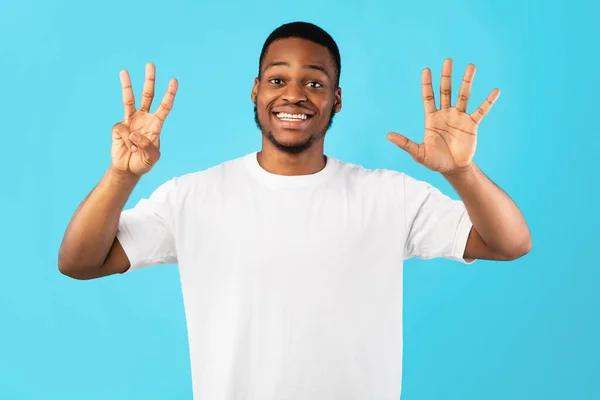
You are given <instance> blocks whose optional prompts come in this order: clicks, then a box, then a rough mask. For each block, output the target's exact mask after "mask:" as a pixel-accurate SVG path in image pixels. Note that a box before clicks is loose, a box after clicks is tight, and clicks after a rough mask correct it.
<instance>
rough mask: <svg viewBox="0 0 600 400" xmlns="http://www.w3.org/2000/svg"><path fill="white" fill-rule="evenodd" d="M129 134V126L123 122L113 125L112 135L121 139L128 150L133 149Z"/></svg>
mask: <svg viewBox="0 0 600 400" xmlns="http://www.w3.org/2000/svg"><path fill="white" fill-rule="evenodd" d="M129 135H130V132H129V128H128V127H127V126H126V125H125V124H123V123H118V124H115V125H114V126H113V136H116V137H118V138H121V139H123V142H125V146H127V148H128V149H129V150H131V151H135V149H134V148H135V146H134V145H133V143H132V142H131V139H129Z"/></svg>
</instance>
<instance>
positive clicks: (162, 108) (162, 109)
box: [154, 79, 179, 122]
mask: <svg viewBox="0 0 600 400" xmlns="http://www.w3.org/2000/svg"><path fill="white" fill-rule="evenodd" d="M178 86H179V84H178V82H177V79H171V80H170V81H169V86H168V87H167V92H166V93H165V95H164V97H163V99H162V101H161V102H160V105H159V106H158V109H157V110H156V112H155V113H154V115H156V117H157V118H158V119H160V120H161V121H163V122H164V121H165V119H167V116H168V115H169V112H170V111H171V109H172V108H173V103H174V102H175V94H176V93H177V87H178Z"/></svg>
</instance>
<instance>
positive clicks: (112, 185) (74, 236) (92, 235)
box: [58, 168, 139, 279]
mask: <svg viewBox="0 0 600 400" xmlns="http://www.w3.org/2000/svg"><path fill="white" fill-rule="evenodd" d="M138 181H139V178H138V177H136V176H133V175H129V174H121V173H118V172H117V171H115V170H114V169H112V168H109V169H108V171H107V172H106V174H105V175H104V177H103V178H102V180H101V181H100V182H99V183H98V185H97V186H96V187H95V188H94V189H93V190H92V192H91V193H90V194H89V195H88V196H87V197H86V198H85V199H84V200H83V202H82V203H81V205H80V206H79V207H78V208H77V210H76V211H75V214H74V215H73V218H72V219H71V222H70V223H69V226H68V227H67V230H66V232H65V235H64V238H63V241H62V244H61V246H60V250H59V254H58V268H59V270H60V272H61V273H63V274H64V275H67V276H69V277H71V278H75V279H94V278H100V277H103V276H107V275H112V274H116V273H124V272H125V271H127V269H128V268H129V259H128V258H127V256H126V255H125V252H124V251H123V248H122V247H121V245H120V243H119V241H118V240H117V239H116V235H117V227H118V224H119V217H120V215H121V211H122V210H123V207H124V206H125V203H126V202H127V199H128V198H129V196H130V194H131V192H132V191H133V189H134V187H135V185H136V184H137V182H138Z"/></svg>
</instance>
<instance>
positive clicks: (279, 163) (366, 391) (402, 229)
mask: <svg viewBox="0 0 600 400" xmlns="http://www.w3.org/2000/svg"><path fill="white" fill-rule="evenodd" d="M340 67H341V63H340V56H339V52H338V48H337V46H336V44H335V42H334V40H333V39H332V38H331V37H330V36H329V35H328V34H327V33H326V32H324V31H323V30H321V29H320V28H318V27H316V26H315V25H312V24H307V23H291V24H286V25H283V26H281V27H279V28H278V29H276V30H275V31H274V32H273V33H272V34H271V35H270V36H269V38H268V39H267V41H266V42H265V44H264V48H263V52H262V53H261V56H260V62H259V74H258V77H257V78H256V80H255V83H254V88H253V90H252V93H251V96H252V101H253V103H254V104H255V111H256V122H257V124H258V126H259V128H260V130H261V131H262V136H263V140H262V150H261V151H258V152H253V153H251V154H248V155H245V156H242V157H240V158H238V159H235V160H231V161H228V162H225V163H223V164H221V165H218V166H215V167H213V168H210V169H208V170H205V171H200V172H194V173H190V174H187V175H184V176H181V177H177V178H174V179H172V180H169V181H168V182H166V183H164V184H163V185H162V186H160V187H159V188H158V189H157V190H156V191H155V192H154V193H153V194H152V195H151V196H150V197H149V198H148V199H143V200H141V201H140V202H139V203H138V204H137V205H136V206H135V207H134V208H133V209H130V210H126V211H123V207H124V205H125V203H126V201H127V199H128V197H129V195H130V194H131V191H132V190H133V188H134V186H135V185H136V184H137V182H138V181H139V180H140V178H141V176H143V175H144V174H146V173H148V172H149V171H150V170H151V168H152V166H153V165H154V164H155V163H156V162H157V161H158V159H159V155H160V153H159V149H160V132H161V128H162V126H163V123H164V121H165V118H166V117H167V115H168V113H169V111H170V110H171V108H172V106H173V101H174V97H175V92H176V90H177V82H176V81H175V80H172V81H171V82H170V83H169V86H168V90H167V93H166V95H165V96H164V99H163V101H162V103H161V104H160V106H159V107H158V109H157V111H156V112H155V113H153V114H151V113H150V106H151V101H152V97H153V93H154V77H155V70H154V66H152V65H148V66H147V69H146V81H145V84H144V89H143V94H142V98H141V104H140V108H139V109H138V110H136V109H135V101H134V95H133V92H132V89H131V83H130V79H129V75H128V73H127V72H126V71H124V72H122V73H121V82H122V86H123V100H124V104H125V118H124V120H123V121H122V122H120V123H118V124H116V125H115V126H114V127H113V132H112V137H113V144H112V163H111V165H110V167H109V168H108V171H107V172H106V174H105V176H104V177H103V178H102V180H101V181H100V183H99V184H98V185H97V186H96V187H95V188H94V190H93V191H92V192H91V193H90V194H89V195H88V197H87V198H86V199H85V200H84V201H83V203H82V204H81V206H80V207H79V208H78V209H77V211H76V213H75V215H74V216H73V219H72V221H71V222H70V224H69V227H68V228H67V231H66V233H65V237H64V241H63V243H62V246H61V249H60V254H59V268H60V271H61V272H62V273H64V274H66V275H68V276H71V277H73V278H76V279H92V278H98V277H102V276H106V275H110V274H116V273H124V272H128V271H133V270H135V269H137V268H141V267H145V266H150V265H158V264H178V265H179V271H180V275H181V282H182V290H183V296H184V302H185V309H186V318H187V326H188V334H189V345H190V354H191V367H192V376H193V391H194V396H195V398H197V399H207V400H208V399H210V400H214V399H219V400H229V399H231V400H233V399H236V400H241V399H244V400H251V399H252V400H254V399H256V400H258V399H261V400H265V399H277V400H283V399H289V400H292V399H293V400H296V399H297V400H306V399H319V400H328V399H331V400H333V399H336V400H338V399H347V400H350V399H361V400H362V399H364V400H367V399H368V400H374V399H386V400H387V399H389V400H397V399H398V398H399V395H400V391H401V389H400V382H401V366H402V264H403V260H405V259H407V258H410V257H420V258H425V259H428V258H434V257H444V258H449V259H454V260H459V261H462V262H472V261H473V260H475V259H488V260H512V259H516V258H518V257H521V256H523V255H524V254H526V253H527V252H529V250H530V248H531V238H530V234H529V230H528V227H527V225H526V223H525V221H524V219H523V217H522V215H521V213H520V212H519V210H518V208H517V206H516V205H515V204H514V203H513V202H512V201H511V199H510V198H509V197H508V196H507V195H506V194H505V193H504V192H503V191H502V190H501V189H500V188H498V187H497V186H496V185H495V184H494V183H492V182H491V181H490V180H489V179H488V178H487V177H486V176H485V175H484V174H483V173H482V172H481V171H480V170H479V169H478V168H477V166H476V165H475V164H474V163H473V161H472V158H473V154H474V152H475V147H476V139H477V127H478V125H479V123H480V121H481V120H482V118H483V117H484V116H485V114H486V113H487V112H488V110H489V109H490V107H491V106H492V104H493V102H494V101H495V100H496V98H497V96H498V93H499V92H498V91H497V90H494V91H492V93H491V94H490V96H489V97H488V99H487V100H486V101H485V102H484V103H483V104H482V105H481V106H480V107H479V108H478V109H477V110H476V111H475V112H473V113H472V114H468V113H467V112H466V107H467V101H468V98H469V92H470V87H471V80H472V78H473V75H474V72H475V67H474V66H472V65H470V66H469V67H468V68H467V70H466V72H465V74H464V80H463V83H462V85H461V88H460V94H459V99H458V102H457V103H456V105H455V106H452V105H451V101H450V98H451V93H450V81H451V77H450V76H451V68H452V64H451V61H450V60H446V61H445V62H444V65H443V72H442V80H441V97H440V105H441V107H440V109H439V110H438V109H436V106H435V101H434V92H433V89H432V86H431V73H430V71H429V70H425V71H424V72H423V76H422V83H423V100H424V104H425V137H424V140H423V143H422V144H416V143H414V142H412V141H410V140H408V139H407V138H405V137H403V136H401V135H399V134H395V133H392V134H390V135H389V136H388V138H389V140H390V141H392V142H393V143H395V144H396V145H398V147H400V148H401V149H403V150H405V151H407V152H408V153H410V155H411V156H412V157H413V158H414V159H415V160H416V161H417V162H419V163H421V164H423V165H424V166H426V167H427V168H430V169H431V170H434V171H438V172H440V173H441V174H443V176H444V177H445V178H447V179H448V181H449V182H450V183H451V184H452V186H453V187H454V188H455V189H456V191H457V193H458V195H459V196H460V198H461V201H457V200H452V199H450V198H449V197H447V196H444V195H443V194H442V193H440V192H439V191H438V190H437V189H435V188H433V187H431V186H430V185H428V184H427V183H424V182H420V181H417V180H415V179H413V178H411V177H409V176H406V175H404V174H402V173H399V172H394V171H389V170H367V169H365V168H363V167H360V166H357V165H352V164H349V163H345V162H342V161H339V160H336V159H334V158H332V157H329V156H326V155H325V154H324V147H323V143H324V137H325V133H326V131H327V130H328V128H329V126H330V124H331V120H332V118H333V116H334V115H335V113H337V112H339V111H340V110H341V107H342V93H341V89H340V87H339V85H338V84H339V78H340V71H341V68H340Z"/></svg>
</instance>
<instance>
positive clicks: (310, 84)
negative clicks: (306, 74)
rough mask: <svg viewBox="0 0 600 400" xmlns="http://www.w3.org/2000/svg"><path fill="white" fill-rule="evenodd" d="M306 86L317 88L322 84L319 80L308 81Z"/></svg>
mask: <svg viewBox="0 0 600 400" xmlns="http://www.w3.org/2000/svg"><path fill="white" fill-rule="evenodd" d="M308 86H310V87H312V88H314V89H318V88H320V87H323V85H321V84H320V83H319V82H308Z"/></svg>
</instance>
